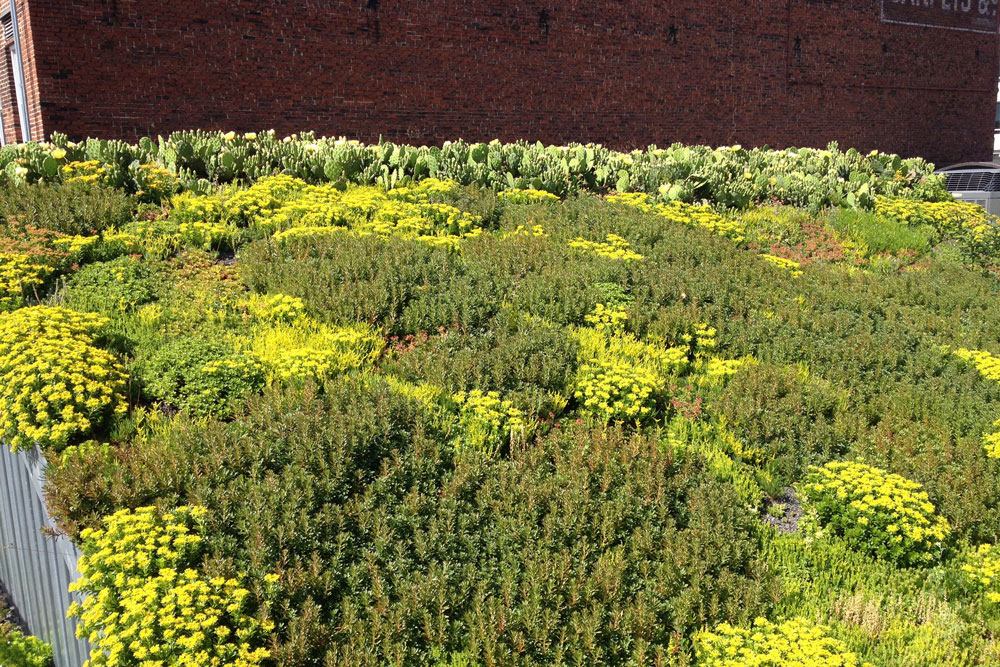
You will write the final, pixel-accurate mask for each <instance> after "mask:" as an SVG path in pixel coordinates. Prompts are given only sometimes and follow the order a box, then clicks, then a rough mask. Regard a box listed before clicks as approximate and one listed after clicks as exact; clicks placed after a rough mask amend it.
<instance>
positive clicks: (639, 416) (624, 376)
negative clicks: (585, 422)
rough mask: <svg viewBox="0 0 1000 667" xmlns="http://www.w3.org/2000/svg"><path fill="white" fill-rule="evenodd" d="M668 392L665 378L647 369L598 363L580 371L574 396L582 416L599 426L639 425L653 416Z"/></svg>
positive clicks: (618, 362)
mask: <svg viewBox="0 0 1000 667" xmlns="http://www.w3.org/2000/svg"><path fill="white" fill-rule="evenodd" d="M665 391H666V381H665V380H664V378H663V376H662V375H660V374H659V373H657V372H656V371H654V370H652V369H650V368H648V367H644V366H639V365H636V364H633V363H629V362H628V361H625V360H608V359H604V360H602V359H595V360H594V361H591V362H589V363H585V364H583V365H581V366H580V368H579V369H578V370H577V375H576V381H575V383H574V390H573V396H574V397H575V398H576V399H577V400H578V401H579V402H580V410H581V412H583V413H584V414H585V415H587V416H590V417H592V418H594V419H597V420H598V421H600V422H603V423H608V422H611V421H618V420H620V421H629V422H640V421H643V420H645V419H648V418H650V417H652V416H653V415H654V413H655V410H656V405H657V403H658V402H659V401H660V400H662V399H663V397H664V394H665Z"/></svg>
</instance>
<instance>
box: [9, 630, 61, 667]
mask: <svg viewBox="0 0 1000 667" xmlns="http://www.w3.org/2000/svg"><path fill="white" fill-rule="evenodd" d="M0 665H5V666H6V665H11V667H51V665H52V647H51V646H49V645H48V644H46V643H45V642H43V641H42V640H41V639H39V638H38V637H32V636H31V635H25V634H24V633H22V632H21V631H20V630H18V629H17V628H15V627H13V626H12V625H9V624H6V623H3V622H0Z"/></svg>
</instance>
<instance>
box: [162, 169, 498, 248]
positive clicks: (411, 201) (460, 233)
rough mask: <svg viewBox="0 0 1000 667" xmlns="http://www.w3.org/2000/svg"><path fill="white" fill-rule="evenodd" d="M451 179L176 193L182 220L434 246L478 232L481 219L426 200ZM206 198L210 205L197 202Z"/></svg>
mask: <svg viewBox="0 0 1000 667" xmlns="http://www.w3.org/2000/svg"><path fill="white" fill-rule="evenodd" d="M456 187H458V186H457V184H455V183H454V182H452V181H441V180H437V179H426V180H424V181H421V182H420V183H419V184H417V185H413V186H406V187H402V188H396V189H394V190H390V191H388V192H386V191H384V190H381V189H379V188H375V187H368V186H357V187H350V188H348V189H346V190H345V189H343V188H342V187H341V186H338V185H337V184H333V183H330V184H324V185H315V186H313V185H308V184H307V183H305V182H304V181H301V180H298V179H293V178H291V177H288V176H275V177H272V178H266V179H262V180H260V181H258V182H257V183H255V184H254V185H253V186H251V187H250V188H248V189H246V190H239V191H236V192H235V194H233V195H232V196H230V197H229V199H224V200H220V199H219V198H218V197H215V196H211V197H202V198H193V199H184V198H181V197H177V198H175V200H174V202H175V205H180V206H182V207H183V210H182V212H180V213H178V214H177V215H180V216H181V217H182V218H183V219H189V218H190V219H194V218H195V217H197V216H198V215H199V214H201V215H202V216H203V217H204V219H205V220H211V219H212V217H213V216H214V217H217V218H221V219H222V220H223V221H232V222H235V223H237V224H246V225H249V226H251V227H253V228H255V229H259V230H263V231H266V232H270V233H272V234H274V237H275V239H276V240H285V239H288V238H294V237H303V236H308V237H315V236H320V235H325V234H330V233H336V232H335V231H334V230H344V229H347V230H350V231H352V232H353V233H355V234H358V235H365V236H366V235H377V236H382V237H387V236H401V237H403V238H407V239H415V240H419V241H423V242H427V243H431V244H434V245H446V246H455V245H456V244H457V243H458V241H460V240H461V239H463V238H468V237H471V236H476V235H478V234H479V233H481V231H482V219H481V218H479V217H478V216H475V215H471V214H469V213H466V212H464V211H461V210H459V209H457V208H455V207H454V206H450V205H448V204H442V203H435V202H432V201H430V199H431V198H432V197H433V196H434V195H442V194H447V193H449V192H452V191H453V190H454V189H455V188H456ZM200 199H206V200H209V201H212V202H216V203H211V204H200V203H199V200H200Z"/></svg>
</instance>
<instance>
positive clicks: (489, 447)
mask: <svg viewBox="0 0 1000 667" xmlns="http://www.w3.org/2000/svg"><path fill="white" fill-rule="evenodd" d="M451 398H452V400H453V401H454V402H455V404H456V406H457V407H458V425H459V435H458V438H457V444H458V446H459V447H460V448H461V447H468V448H472V449H475V450H477V451H481V452H485V453H487V454H495V453H496V452H497V450H499V448H500V447H501V446H502V445H504V444H506V443H508V442H511V441H518V440H519V441H522V442H523V441H524V440H525V439H526V438H527V437H528V431H529V425H528V422H527V421H526V420H525V418H524V413H523V412H521V411H520V410H518V409H517V408H515V407H514V406H513V404H512V403H511V402H510V401H506V400H501V398H500V394H498V393H497V392H495V391H490V392H482V391H480V390H478V389H474V390H472V391H470V392H459V393H457V394H453V395H452V397H451Z"/></svg>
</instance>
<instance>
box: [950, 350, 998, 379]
mask: <svg viewBox="0 0 1000 667" xmlns="http://www.w3.org/2000/svg"><path fill="white" fill-rule="evenodd" d="M948 349H950V348H948ZM951 353H952V354H954V355H955V356H956V357H958V358H959V359H962V360H963V361H967V362H969V363H970V364H972V365H973V366H975V367H976V370H977V371H979V373H980V374H981V375H982V376H983V377H984V378H986V379H987V380H993V381H994V382H1000V357H994V356H993V355H992V354H990V353H989V352H985V351H983V350H966V349H964V348H958V349H955V350H951Z"/></svg>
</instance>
